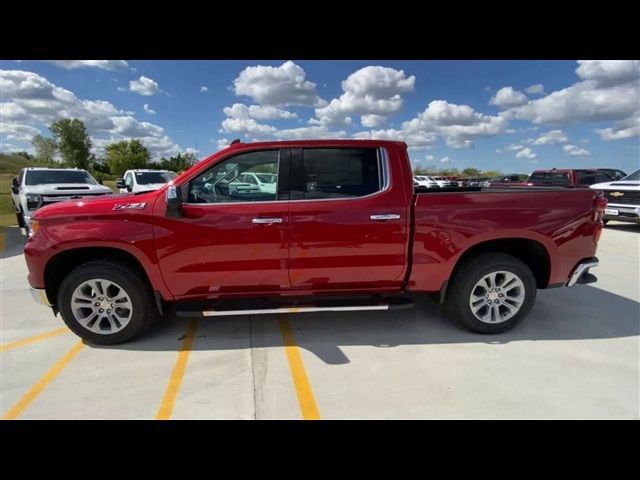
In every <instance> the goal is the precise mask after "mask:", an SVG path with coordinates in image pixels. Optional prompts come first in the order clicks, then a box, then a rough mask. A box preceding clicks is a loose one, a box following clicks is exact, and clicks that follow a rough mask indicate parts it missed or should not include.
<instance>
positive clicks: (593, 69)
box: [576, 60, 640, 85]
mask: <svg viewBox="0 0 640 480" xmlns="http://www.w3.org/2000/svg"><path fill="white" fill-rule="evenodd" d="M576 74H577V75H578V76H579V77H580V78H582V79H583V80H593V81H595V82H597V83H598V84H599V85H615V84H618V83H625V82H628V81H630V80H635V79H637V78H638V77H640V60H578V68H576Z"/></svg>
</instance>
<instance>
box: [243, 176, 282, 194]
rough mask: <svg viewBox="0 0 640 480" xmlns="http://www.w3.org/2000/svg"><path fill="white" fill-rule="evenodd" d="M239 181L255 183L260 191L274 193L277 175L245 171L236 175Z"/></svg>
mask: <svg viewBox="0 0 640 480" xmlns="http://www.w3.org/2000/svg"><path fill="white" fill-rule="evenodd" d="M238 181H239V182H243V183H248V184H250V185H257V186H258V189H259V191H260V193H271V194H274V193H276V184H277V182H278V175H276V174H275V173H261V172H245V173H243V174H241V175H240V176H239V177H238Z"/></svg>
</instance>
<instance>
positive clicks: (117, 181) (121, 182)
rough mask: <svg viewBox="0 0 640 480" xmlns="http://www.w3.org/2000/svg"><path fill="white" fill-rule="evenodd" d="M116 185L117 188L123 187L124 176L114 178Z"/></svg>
mask: <svg viewBox="0 0 640 480" xmlns="http://www.w3.org/2000/svg"><path fill="white" fill-rule="evenodd" d="M116 187H118V188H125V184H124V178H118V179H117V180H116Z"/></svg>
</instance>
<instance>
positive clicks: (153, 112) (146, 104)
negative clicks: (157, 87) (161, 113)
mask: <svg viewBox="0 0 640 480" xmlns="http://www.w3.org/2000/svg"><path fill="white" fill-rule="evenodd" d="M142 108H144V111H145V112H147V113H148V114H149V115H155V114H156V111H155V110H152V109H151V107H150V106H149V104H148V103H145V104H144V107H142Z"/></svg>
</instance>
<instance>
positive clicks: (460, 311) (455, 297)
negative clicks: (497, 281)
mask: <svg viewBox="0 0 640 480" xmlns="http://www.w3.org/2000/svg"><path fill="white" fill-rule="evenodd" d="M498 271H506V272H510V273H512V274H514V275H515V276H517V277H518V278H519V279H520V281H521V282H522V284H523V286H524V301H523V302H522V304H521V306H520V309H519V310H518V312H517V313H516V314H515V315H513V316H512V317H511V318H509V319H508V320H505V321H502V322H499V323H487V322H485V321H482V320H480V319H478V318H476V316H475V315H474V313H473V311H472V310H471V306H470V305H469V301H470V298H471V294H472V292H473V291H474V288H475V286H476V284H477V283H478V282H479V281H480V280H481V279H482V278H483V277H485V276H486V275H488V274H490V273H492V272H498ZM503 278H504V277H503ZM536 288H537V287H536V279H535V277H534V275H533V272H532V271H531V269H530V268H529V267H528V266H527V265H526V264H525V263H524V262H522V261H521V260H519V259H517V258H516V257H513V256H511V255H507V254H504V253H497V252H489V253H483V254H482V255H479V256H477V257H473V258H471V259H469V260H467V261H465V263H464V264H463V265H461V266H460V267H459V268H458V269H457V270H456V272H455V274H454V276H453V278H452V279H451V282H450V284H449V289H448V292H447V297H446V301H445V303H446V307H447V311H448V312H449V314H450V315H451V316H452V317H454V318H455V319H456V320H457V321H459V322H460V323H461V324H462V325H463V326H465V327H466V328H468V329H469V330H472V331H474V332H478V333H488V334H494V333H502V332H506V331H507V330H510V329H512V328H513V327H515V326H516V325H517V324H518V323H520V322H521V321H522V320H523V319H524V318H525V317H526V316H527V315H529V312H530V311H531V308H532V307H533V304H534V302H535V299H536ZM480 291H482V290H480ZM500 308H502V311H506V310H507V309H506V307H498V311H501V310H500Z"/></svg>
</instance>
